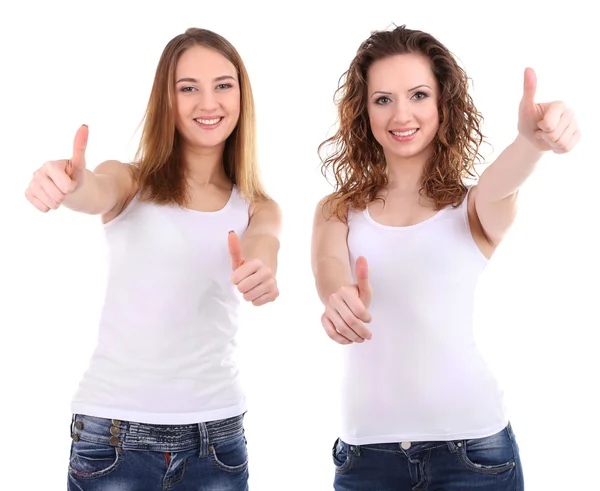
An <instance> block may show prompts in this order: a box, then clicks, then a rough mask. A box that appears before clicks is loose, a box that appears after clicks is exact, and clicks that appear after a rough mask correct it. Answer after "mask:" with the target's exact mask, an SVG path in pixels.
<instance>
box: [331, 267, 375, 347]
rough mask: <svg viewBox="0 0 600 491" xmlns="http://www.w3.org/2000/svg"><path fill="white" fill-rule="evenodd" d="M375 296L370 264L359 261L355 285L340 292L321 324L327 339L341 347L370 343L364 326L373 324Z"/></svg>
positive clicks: (367, 331)
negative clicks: (373, 298) (367, 341)
mask: <svg viewBox="0 0 600 491" xmlns="http://www.w3.org/2000/svg"><path fill="white" fill-rule="evenodd" d="M372 296H373V291H372V289H371V284H370V283H369V268H368V265H367V260H366V259H365V258H364V257H362V256H361V257H359V258H358V259H357V260H356V284H355V285H350V286H343V287H342V288H340V289H339V290H338V291H337V292H335V293H333V294H332V295H331V296H330V297H329V301H328V302H327V304H326V305H325V312H324V313H323V315H322V316H321V324H322V325H323V327H324V328H325V332H326V333H327V335H328V336H329V337H330V338H331V339H333V340H334V341H335V342H337V343H340V344H351V343H362V342H364V341H365V340H366V339H371V337H372V334H371V331H369V330H368V329H367V328H366V327H365V323H369V322H371V314H370V313H369V310H368V309H369V306H370V304H371V298H372Z"/></svg>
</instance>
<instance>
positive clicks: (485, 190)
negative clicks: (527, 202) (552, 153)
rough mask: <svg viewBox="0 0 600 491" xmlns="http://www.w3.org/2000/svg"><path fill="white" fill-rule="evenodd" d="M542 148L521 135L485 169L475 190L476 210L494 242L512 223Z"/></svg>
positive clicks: (491, 241)
mask: <svg viewBox="0 0 600 491" xmlns="http://www.w3.org/2000/svg"><path fill="white" fill-rule="evenodd" d="M542 155H543V154H542V152H541V151H540V150H538V149H536V148H535V147H533V146H532V145H531V144H530V143H529V142H528V141H527V140H525V138H523V137H521V136H517V138H516V140H515V141H514V142H513V143H512V144H510V145H509V146H508V147H507V148H506V149H505V150H504V151H503V152H502V153H501V154H500V155H499V156H498V158H497V159H496V160H495V161H494V162H493V163H492V164H491V165H490V166H489V167H488V168H487V169H486V170H485V171H484V172H483V174H482V175H481V178H480V179H479V183H478V184H477V186H476V187H475V189H473V190H472V193H473V194H474V196H473V199H474V202H475V206H474V207H473V208H474V211H475V212H476V214H477V218H478V220H479V222H480V224H481V227H482V229H483V233H484V234H485V236H486V237H487V239H488V241H489V242H490V244H492V245H493V246H498V244H500V242H501V241H502V239H503V238H504V236H505V235H506V233H507V232H508V230H509V229H510V227H511V226H512V224H513V222H514V220H515V217H516V214H517V206H518V203H517V201H518V193H519V189H520V188H521V186H522V185H523V184H524V183H525V182H526V180H527V179H528V178H529V176H531V174H532V173H533V172H534V171H535V169H536V167H537V164H538V162H539V160H540V159H541V157H542Z"/></svg>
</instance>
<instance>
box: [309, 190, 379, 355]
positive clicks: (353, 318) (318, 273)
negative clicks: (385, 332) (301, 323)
mask: <svg viewBox="0 0 600 491" xmlns="http://www.w3.org/2000/svg"><path fill="white" fill-rule="evenodd" d="M331 211H332V208H331V202H330V203H327V204H325V200H322V201H321V202H320V203H319V204H318V205H317V209H316V211H315V216H314V222H313V233H312V246H311V264H312V271H313V275H314V278H315V285H316V288H317V292H318V294H319V298H320V299H321V302H322V303H323V305H324V306H325V312H324V313H323V315H322V316H321V324H322V325H323V328H324V329H325V332H326V333H327V335H328V336H329V337H330V338H331V339H333V340H334V341H336V342H337V343H340V344H350V343H353V342H356V343H362V342H364V340H365V339H371V337H372V334H371V332H370V331H369V330H368V329H367V328H366V327H365V325H364V323H365V322H370V321H371V315H370V314H369V312H368V310H367V309H368V307H369V304H370V301H371V295H372V293H371V286H370V284H369V280H368V271H367V263H366V260H365V259H364V258H360V259H359V260H357V268H356V272H357V277H358V284H357V283H354V281H353V279H352V271H351V268H350V253H349V251H348V242H347V239H348V225H347V224H345V223H344V222H342V221H340V220H339V219H337V217H335V216H333V215H332V213H331Z"/></svg>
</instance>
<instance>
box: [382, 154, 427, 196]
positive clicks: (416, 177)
mask: <svg viewBox="0 0 600 491" xmlns="http://www.w3.org/2000/svg"><path fill="white" fill-rule="evenodd" d="M430 156H431V151H428V152H424V153H421V154H419V155H414V156H412V157H398V156H394V155H390V156H388V155H386V163H387V170H388V185H387V188H388V190H394V191H398V192H401V193H402V194H413V193H419V190H420V189H421V186H422V184H423V170H424V169H425V164H426V163H427V160H428V159H429V157H430Z"/></svg>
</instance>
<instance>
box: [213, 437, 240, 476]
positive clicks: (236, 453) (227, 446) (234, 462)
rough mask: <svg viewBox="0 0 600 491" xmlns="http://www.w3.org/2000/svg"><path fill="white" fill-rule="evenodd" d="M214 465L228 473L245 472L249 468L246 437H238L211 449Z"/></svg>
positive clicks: (216, 444) (217, 444)
mask: <svg viewBox="0 0 600 491" xmlns="http://www.w3.org/2000/svg"><path fill="white" fill-rule="evenodd" d="M209 452H210V456H211V459H212V462H213V464H214V465H215V466H216V467H217V468H218V469H221V470H223V471H226V472H233V473H238V472H240V473H241V472H244V471H246V469H247V468H248V447H247V445H246V437H245V436H244V435H240V436H236V437H235V438H231V439H229V440H225V441H223V442H219V443H214V444H212V445H211V446H210V447H209Z"/></svg>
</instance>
